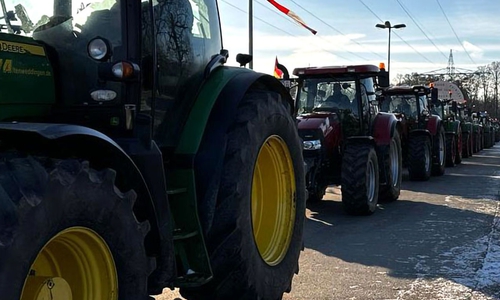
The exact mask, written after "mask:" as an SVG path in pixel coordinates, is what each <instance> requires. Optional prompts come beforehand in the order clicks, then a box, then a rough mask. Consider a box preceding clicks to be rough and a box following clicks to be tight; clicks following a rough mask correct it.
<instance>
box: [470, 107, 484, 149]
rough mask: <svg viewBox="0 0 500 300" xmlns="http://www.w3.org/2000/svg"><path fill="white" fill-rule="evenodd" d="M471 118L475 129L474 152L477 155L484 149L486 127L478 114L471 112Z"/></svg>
mask: <svg viewBox="0 0 500 300" xmlns="http://www.w3.org/2000/svg"><path fill="white" fill-rule="evenodd" d="M470 116H471V120H472V127H473V130H474V132H473V135H472V136H473V138H472V139H473V142H474V147H473V152H474V153H477V152H479V151H481V150H482V149H483V145H484V136H483V135H484V126H483V124H482V123H481V121H480V118H479V116H478V113H477V112H474V111H470Z"/></svg>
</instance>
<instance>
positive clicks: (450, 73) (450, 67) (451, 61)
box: [446, 49, 455, 79]
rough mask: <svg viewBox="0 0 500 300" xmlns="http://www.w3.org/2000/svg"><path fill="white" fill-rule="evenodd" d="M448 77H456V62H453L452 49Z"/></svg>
mask: <svg viewBox="0 0 500 300" xmlns="http://www.w3.org/2000/svg"><path fill="white" fill-rule="evenodd" d="M446 69H447V70H448V75H449V76H450V78H452V79H453V77H454V75H455V62H454V61H453V49H450V56H449V57H448V67H447V68H446Z"/></svg>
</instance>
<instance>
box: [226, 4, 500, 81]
mask: <svg viewBox="0 0 500 300" xmlns="http://www.w3.org/2000/svg"><path fill="white" fill-rule="evenodd" d="M248 1H250V0H238V1H234V0H219V1H218V2H219V10H220V15H221V23H222V32H223V43H224V48H225V49H228V50H229V54H230V58H229V63H228V64H229V65H235V66H236V65H238V64H237V63H236V54H238V53H249V46H248V40H249V39H248V4H249V2H248ZM253 1H254V2H253V8H254V9H253V10H254V33H253V34H254V50H253V51H254V53H253V57H254V60H253V62H254V66H253V68H254V70H256V71H259V72H263V73H268V74H272V73H273V70H274V61H275V58H276V57H277V58H278V61H279V62H280V63H281V64H283V65H285V66H286V67H287V68H288V70H289V71H290V73H292V71H293V69H294V68H297V67H308V66H311V67H312V66H328V65H330V66H331V65H352V64H367V63H369V64H375V65H378V64H379V63H380V62H384V63H386V67H387V54H388V49H387V48H388V35H389V31H388V30H387V29H379V28H376V27H375V25H376V24H377V23H382V24H383V23H384V22H385V21H390V22H391V23H392V25H395V24H401V23H402V24H405V25H406V28H403V29H393V30H392V33H391V43H390V55H391V64H390V75H391V78H394V77H395V76H396V75H397V74H408V73H412V72H418V73H425V72H431V71H435V70H441V69H444V68H446V67H447V66H448V59H449V54H450V49H451V50H452V51H453V59H454V63H455V67H456V68H458V69H457V70H459V69H466V70H475V69H476V68H477V66H482V65H486V64H489V63H491V62H492V61H500V22H499V21H498V12H500V1H497V0H474V1H470V0H418V1H415V0H350V1H345V0H277V2H278V3H280V4H282V5H283V6H285V7H287V8H288V9H290V10H291V11H293V12H294V13H296V14H297V15H298V16H299V17H300V18H301V19H302V20H304V21H305V22H306V23H307V25H308V26H310V27H312V28H313V29H315V30H317V31H318V33H317V34H316V35H313V34H312V33H310V32H309V31H308V30H307V29H305V28H303V27H302V26H300V25H298V24H297V23H295V22H294V21H292V20H291V19H290V18H289V17H287V16H285V15H284V14H282V13H281V12H279V11H278V10H277V9H275V8H274V6H272V5H271V4H270V3H268V2H267V1H266V0H253ZM439 5H440V6H441V7H442V8H443V10H441V8H440V6H439ZM403 8H404V9H403ZM405 10H406V11H405ZM443 11H444V13H443ZM407 12H408V13H409V15H408V14H407ZM450 24H451V26H450ZM441 71H442V72H446V70H441Z"/></svg>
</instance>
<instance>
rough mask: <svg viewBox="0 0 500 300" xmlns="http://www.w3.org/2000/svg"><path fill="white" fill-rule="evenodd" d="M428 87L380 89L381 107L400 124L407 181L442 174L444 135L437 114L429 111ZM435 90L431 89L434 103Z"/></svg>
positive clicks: (429, 90)
mask: <svg viewBox="0 0 500 300" xmlns="http://www.w3.org/2000/svg"><path fill="white" fill-rule="evenodd" d="M431 92H432V91H431V89H430V88H428V87H425V86H412V87H411V86H397V87H391V88H387V89H384V90H383V91H382V97H381V98H380V100H381V110H382V111H384V112H388V113H393V114H394V115H395V116H396V118H397V119H398V120H399V121H400V124H401V127H400V128H401V132H400V135H401V138H402V145H403V156H404V165H405V166H407V167H408V173H409V176H410V180H428V179H429V178H430V176H431V174H434V175H443V174H444V171H445V160H446V138H445V129H444V127H443V122H442V120H441V118H440V117H439V115H435V114H432V113H431V111H430V110H429V107H430V105H429V103H428V96H429V95H430V94H431ZM436 92H437V89H434V92H432V94H433V97H432V98H435V99H433V101H432V102H433V103H437V101H438V100H437V94H436Z"/></svg>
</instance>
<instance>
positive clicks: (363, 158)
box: [293, 65, 402, 215]
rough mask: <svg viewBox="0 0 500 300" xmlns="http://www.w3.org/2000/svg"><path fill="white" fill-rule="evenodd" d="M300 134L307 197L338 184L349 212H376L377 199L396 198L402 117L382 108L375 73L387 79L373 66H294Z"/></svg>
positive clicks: (314, 198)
mask: <svg viewBox="0 0 500 300" xmlns="http://www.w3.org/2000/svg"><path fill="white" fill-rule="evenodd" d="M293 74H294V75H296V76H298V78H297V79H296V82H297V83H298V86H297V89H296V90H297V94H296V99H295V100H296V107H297V109H298V113H299V115H298V121H299V123H298V127H299V135H300V136H301V138H302V139H303V144H304V159H305V162H306V166H307V167H306V183H307V189H308V191H309V201H319V200H321V199H322V198H323V195H324V194H325V190H326V187H327V186H328V185H331V184H340V185H341V191H342V204H343V207H344V208H345V210H346V211H347V213H349V214H357V215H369V214H372V213H373V212H374V211H375V209H376V207H377V203H378V200H379V198H380V199H381V200H386V201H394V200H396V199H398V197H399V194H400V188H401V178H402V177H401V176H402V175H401V174H402V173H401V168H402V164H401V141H400V137H399V131H398V129H397V128H398V126H399V125H398V121H397V120H396V118H395V117H394V115H392V114H386V113H380V112H379V111H378V106H377V102H376V98H375V87H374V85H375V81H374V78H376V77H380V83H381V84H382V81H384V82H385V81H388V80H387V78H386V74H387V72H385V70H382V71H380V70H379V68H378V67H376V66H373V65H356V66H339V67H317V68H315V67H309V68H298V69H295V70H294V71H293Z"/></svg>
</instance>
